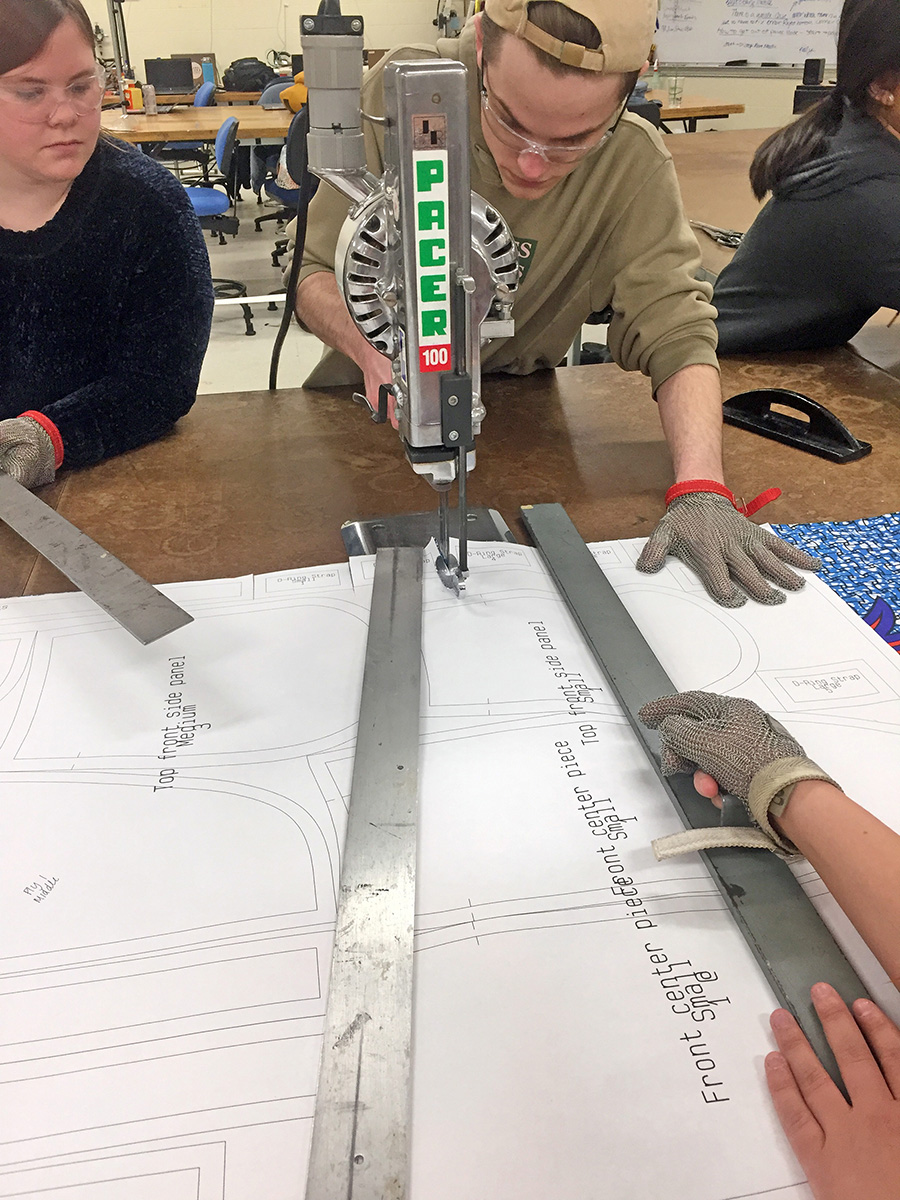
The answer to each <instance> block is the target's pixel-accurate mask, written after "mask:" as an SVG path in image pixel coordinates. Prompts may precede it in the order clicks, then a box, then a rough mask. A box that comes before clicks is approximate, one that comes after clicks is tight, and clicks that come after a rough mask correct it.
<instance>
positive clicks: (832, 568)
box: [772, 513, 900, 653]
mask: <svg viewBox="0 0 900 1200" xmlns="http://www.w3.org/2000/svg"><path fill="white" fill-rule="evenodd" d="M772 528H773V529H774V530H775V532H776V533H777V534H778V536H779V537H782V538H784V540H785V541H787V542H792V543H793V544H794V545H795V546H800V547H801V548H802V549H803V550H808V551H809V553H810V554H815V555H816V556H817V557H818V558H820V559H821V560H822V564H823V566H822V570H821V572H820V573H819V578H820V579H822V580H824V581H825V583H827V584H828V586H829V587H830V588H832V589H833V590H834V591H835V592H837V594H838V595H839V596H840V597H841V599H842V600H846V602H847V603H848V604H849V605H850V607H851V608H852V609H853V610H854V612H857V613H859V615H860V616H861V617H862V619H863V620H864V621H865V622H866V624H867V625H870V626H871V627H872V629H874V630H875V632H876V633H877V634H878V635H879V637H882V638H884V640H885V641H886V642H887V643H888V645H889V646H893V648H894V649H895V650H897V651H898V653H900V513H887V514H886V515H885V516H883V517H866V518H864V519H862V520H859V521H821V522H817V523H814V524H810V525H773V526H772Z"/></svg>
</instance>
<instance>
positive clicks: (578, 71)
mask: <svg viewBox="0 0 900 1200" xmlns="http://www.w3.org/2000/svg"><path fill="white" fill-rule="evenodd" d="M0 3H2V0H0ZM528 20H529V21H531V23H532V24H533V25H537V27H538V29H543V31H544V33H549V34H550V36H551V37H554V38H556V39H557V41H560V42H572V43H574V44H575V45H576V46H584V48H585V50H599V49H600V46H601V38H600V31H599V30H598V28H597V26H596V25H595V24H594V22H593V21H590V20H588V18H587V17H583V16H582V15H581V13H577V12H575V11H574V9H571V8H568V7H567V6H566V5H565V4H560V3H559V2H558V0H531V3H530V4H529V5H528ZM507 32H508V31H507V30H506V29H501V27H500V26H499V25H498V24H497V23H496V22H495V21H492V20H491V18H490V17H489V16H488V15H487V13H486V12H482V14H481V37H482V56H483V58H484V61H485V62H486V63H490V62H492V61H493V60H494V59H495V58H496V57H497V54H498V53H499V50H500V41H501V39H502V38H503V37H504V35H505V34H506V33H507ZM526 44H527V45H528V46H529V48H530V49H531V50H532V52H533V53H534V54H535V56H536V57H537V60H538V62H539V63H540V64H541V65H542V66H544V67H546V68H547V69H548V70H549V71H552V72H553V73H554V75H582V74H584V73H585V72H584V70H583V68H582V67H573V66H570V65H569V64H568V63H564V62H560V61H559V59H558V58H554V57H553V55H552V54H547V53H546V51H544V50H541V49H540V47H539V46H533V45H532V44H531V42H528V43H526ZM588 74H592V75H595V74H596V71H591V72H588ZM639 75H640V71H626V72H625V76H624V82H623V85H622V99H623V100H624V98H625V97H626V96H630V95H631V93H632V92H633V91H634V85H635V84H636V83H637V81H638V76H639Z"/></svg>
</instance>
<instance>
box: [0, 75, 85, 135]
mask: <svg viewBox="0 0 900 1200" xmlns="http://www.w3.org/2000/svg"><path fill="white" fill-rule="evenodd" d="M106 78H107V77H106V70H105V68H103V67H101V66H100V65H99V63H98V64H97V67H96V69H95V70H94V71H92V72H90V73H89V74H86V75H84V76H83V77H81V78H80V79H76V80H75V81H74V82H73V83H70V84H68V85H67V86H66V87H55V86H53V85H52V84H49V83H36V82H33V81H31V80H26V79H23V80H21V81H19V80H15V81H11V82H9V83H4V82H3V81H0V106H2V109H3V111H4V112H5V113H7V115H9V116H11V117H12V118H13V119H14V120H16V121H22V122H24V123H25V124H26V125H43V124H44V123H45V122H47V121H49V120H51V119H52V118H53V116H54V114H55V113H56V110H57V109H58V108H59V107H60V106H61V105H63V104H67V105H69V107H70V108H71V109H72V110H73V112H75V113H76V114H77V115H78V116H79V117H86V116H88V115H89V114H90V113H94V112H97V111H98V110H99V109H100V105H101V103H102V100H103V92H104V90H105V88H106Z"/></svg>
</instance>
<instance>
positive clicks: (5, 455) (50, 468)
mask: <svg viewBox="0 0 900 1200" xmlns="http://www.w3.org/2000/svg"><path fill="white" fill-rule="evenodd" d="M0 471H5V472H6V473H7V475H11V476H12V477H13V479H15V480H17V482H19V483H21V484H23V485H24V486H25V487H27V488H36V487H41V486H42V485H43V484H45V483H52V482H53V480H54V479H55V478H56V450H55V448H54V446H53V442H52V440H51V438H50V434H49V433H47V431H46V429H44V427H43V426H42V425H40V424H39V423H38V422H37V421H35V420H34V419H33V418H32V417H11V418H9V419H8V420H6V421H0Z"/></svg>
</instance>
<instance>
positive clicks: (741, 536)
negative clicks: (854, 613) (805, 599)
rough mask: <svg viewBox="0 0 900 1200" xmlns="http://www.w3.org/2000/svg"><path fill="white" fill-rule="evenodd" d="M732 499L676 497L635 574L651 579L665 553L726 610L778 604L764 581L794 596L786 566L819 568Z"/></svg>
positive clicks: (707, 494) (695, 494)
mask: <svg viewBox="0 0 900 1200" xmlns="http://www.w3.org/2000/svg"><path fill="white" fill-rule="evenodd" d="M672 490H673V491H675V490H676V489H672ZM721 490H722V492H723V493H725V492H728V489H727V488H724V487H723V488H722V489H721ZM730 495H731V493H730V492H728V495H727V496H726V495H724V494H722V495H719V494H716V493H715V492H712V491H692V492H690V493H688V494H682V495H678V496H677V497H676V498H675V499H673V500H672V501H671V503H670V504H669V507H668V510H667V512H666V515H665V516H664V517H663V519H662V520H661V521H660V523H659V524H658V525H657V527H656V529H655V530H654V531H653V533H652V534H651V535H650V538H649V540H648V542H647V544H646V546H645V547H644V549H643V550H642V552H641V556H640V558H639V559H638V561H637V569H638V570H639V571H644V572H646V573H647V574H649V575H652V574H654V573H655V572H656V571H659V570H661V569H662V567H663V565H664V564H665V561H666V556H667V555H668V554H674V555H675V557H676V558H680V559H681V561H682V562H683V563H685V564H686V565H687V566H689V567H690V568H691V569H692V570H694V571H696V572H697V574H698V575H699V577H700V582H701V583H702V584H703V586H704V587H705V588H706V590H707V592H708V593H709V594H710V596H712V598H713V600H715V601H716V603H717V604H721V605H722V606H723V607H725V608H740V606H741V605H742V604H746V602H747V595H749V596H752V597H753V599H754V600H758V601H759V603H760V604H782V603H783V602H784V600H785V599H786V597H785V594H784V592H779V591H778V590H777V588H773V587H770V586H769V584H768V583H766V579H771V580H772V581H773V582H774V583H777V584H780V586H781V587H784V588H787V589H788V590H789V591H792V592H794V591H797V590H798V589H799V588H802V587H803V580H802V579H801V578H800V576H799V575H795V574H794V572H793V571H792V570H790V567H788V566H786V565H785V564H787V563H789V564H790V566H791V567H800V568H802V569H803V570H805V571H817V570H818V569H819V568H820V566H821V565H822V564H821V563H820V562H819V560H818V559H817V558H813V557H812V555H810V554H807V553H806V551H805V550H798V549H797V547H796V546H792V545H790V543H788V542H784V541H782V540H781V538H778V537H776V536H775V534H774V533H770V532H769V531H768V530H767V529H761V528H760V527H759V525H754V524H753V522H752V521H749V520H748V519H747V517H745V516H744V515H743V513H741V512H740V511H739V510H738V509H737V508H736V507H735V505H734V501H733V500H731V499H729V498H728V497H729V496H730ZM738 584H740V587H738V586H737V585H738ZM741 588H743V589H744V591H741V590H740V589H741ZM745 592H746V593H747V595H745V594H744V593H745Z"/></svg>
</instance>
